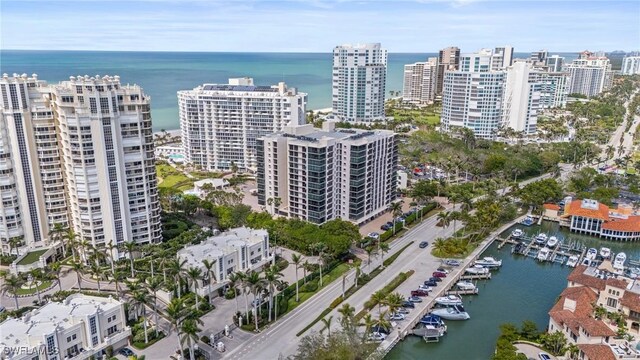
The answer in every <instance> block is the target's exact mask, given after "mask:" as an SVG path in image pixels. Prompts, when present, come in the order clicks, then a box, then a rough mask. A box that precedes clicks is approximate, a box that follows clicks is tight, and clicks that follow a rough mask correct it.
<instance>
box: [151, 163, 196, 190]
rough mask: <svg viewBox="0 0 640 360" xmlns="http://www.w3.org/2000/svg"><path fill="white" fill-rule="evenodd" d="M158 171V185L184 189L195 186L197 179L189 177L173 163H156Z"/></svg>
mask: <svg viewBox="0 0 640 360" xmlns="http://www.w3.org/2000/svg"><path fill="white" fill-rule="evenodd" d="M156 173H157V174H158V187H161V188H162V187H164V188H170V187H175V188H178V190H183V191H184V190H189V189H191V188H193V182H194V181H195V179H189V178H188V177H187V176H186V175H185V174H183V173H181V172H180V171H178V170H176V169H174V168H173V167H172V166H171V165H167V164H158V165H156Z"/></svg>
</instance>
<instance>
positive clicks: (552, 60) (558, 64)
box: [545, 55, 564, 73]
mask: <svg viewBox="0 0 640 360" xmlns="http://www.w3.org/2000/svg"><path fill="white" fill-rule="evenodd" d="M545 64H546V66H547V70H548V71H549V72H554V73H557V72H561V71H562V70H563V68H564V57H562V56H558V55H551V56H549V57H548V58H547V60H546V62H545Z"/></svg>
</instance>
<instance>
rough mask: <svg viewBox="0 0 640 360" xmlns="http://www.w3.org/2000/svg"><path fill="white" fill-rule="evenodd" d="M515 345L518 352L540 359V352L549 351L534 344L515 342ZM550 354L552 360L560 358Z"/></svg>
mask: <svg viewBox="0 0 640 360" xmlns="http://www.w3.org/2000/svg"><path fill="white" fill-rule="evenodd" d="M514 345H515V347H516V349H517V350H516V351H517V352H519V353H523V354H525V355H526V356H527V358H529V359H536V360H538V359H539V357H538V354H540V353H541V352H545V353H547V352H546V351H544V350H542V349H540V348H539V347H537V346H533V345H529V344H514ZM547 354H549V353H547ZM549 356H550V357H551V360H557V359H558V358H557V357H555V356H553V355H551V354H549Z"/></svg>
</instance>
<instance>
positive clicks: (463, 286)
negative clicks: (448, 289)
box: [456, 280, 476, 290]
mask: <svg viewBox="0 0 640 360" xmlns="http://www.w3.org/2000/svg"><path fill="white" fill-rule="evenodd" d="M456 286H457V287H458V289H460V290H475V289H476V285H475V284H474V283H472V282H471V281H466V280H462V281H459V282H458V283H457V284H456Z"/></svg>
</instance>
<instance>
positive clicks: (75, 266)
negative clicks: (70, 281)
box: [71, 261, 85, 290]
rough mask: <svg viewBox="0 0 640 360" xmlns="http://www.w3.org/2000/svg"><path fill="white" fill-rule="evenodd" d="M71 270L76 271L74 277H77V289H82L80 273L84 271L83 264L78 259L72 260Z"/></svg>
mask: <svg viewBox="0 0 640 360" xmlns="http://www.w3.org/2000/svg"><path fill="white" fill-rule="evenodd" d="M71 270H73V271H75V272H76V277H77V279H78V289H80V290H82V276H81V275H82V274H83V273H84V272H85V267H84V264H83V263H81V262H80V261H72V262H71Z"/></svg>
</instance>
